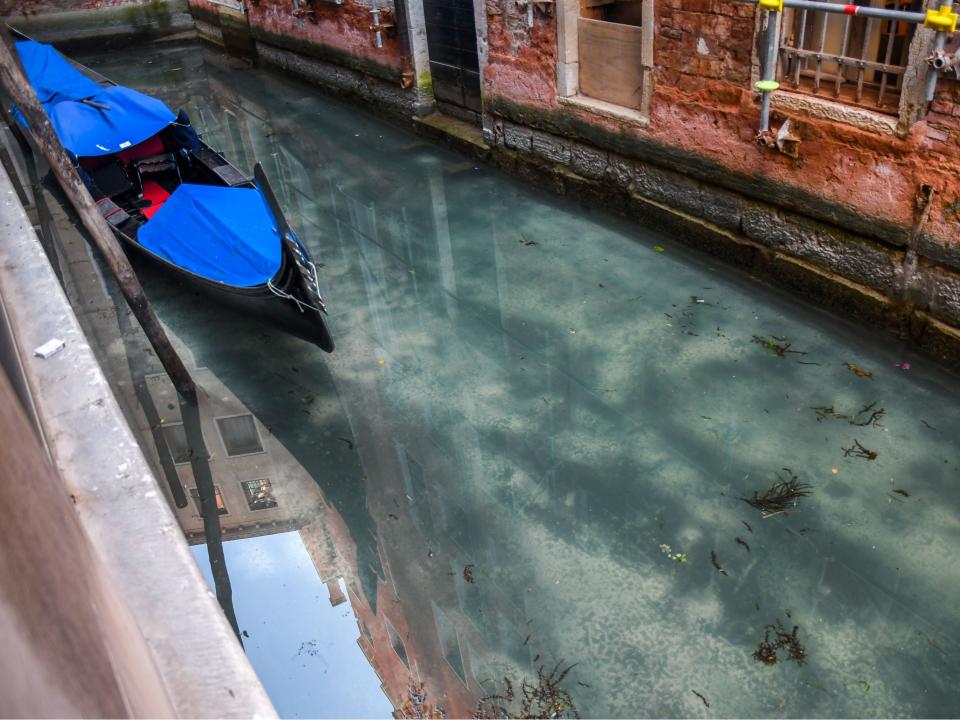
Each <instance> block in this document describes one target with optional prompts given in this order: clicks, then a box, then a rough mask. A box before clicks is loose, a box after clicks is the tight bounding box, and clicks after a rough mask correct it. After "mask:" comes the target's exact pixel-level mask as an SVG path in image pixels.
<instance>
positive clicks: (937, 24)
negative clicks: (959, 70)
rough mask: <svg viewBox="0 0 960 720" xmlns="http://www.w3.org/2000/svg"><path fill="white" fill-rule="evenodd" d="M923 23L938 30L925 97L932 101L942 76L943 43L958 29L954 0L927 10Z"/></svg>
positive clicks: (944, 1)
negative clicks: (940, 60)
mask: <svg viewBox="0 0 960 720" xmlns="http://www.w3.org/2000/svg"><path fill="white" fill-rule="evenodd" d="M923 25H924V27H928V28H930V29H931V30H936V31H937V36H936V38H935V39H934V41H933V55H932V56H930V57H929V58H927V63H928V64H929V66H930V68H929V70H927V85H926V88H925V89H926V93H925V95H924V99H925V100H926V101H927V102H931V101H932V100H933V96H934V93H935V92H936V90H937V78H938V77H939V76H940V70H939V67H938V66H937V60H938V59H939V58H940V57H942V56H943V45H944V43H945V42H946V40H947V33H948V32H954V31H955V30H956V29H957V13H955V12H953V0H943V2H942V3H941V4H940V7H938V8H937V9H936V10H927V14H926V17H925V18H924V21H923Z"/></svg>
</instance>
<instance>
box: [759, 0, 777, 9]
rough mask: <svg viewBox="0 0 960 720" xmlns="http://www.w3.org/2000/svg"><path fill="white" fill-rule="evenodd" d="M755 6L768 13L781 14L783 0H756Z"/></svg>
mask: <svg viewBox="0 0 960 720" xmlns="http://www.w3.org/2000/svg"><path fill="white" fill-rule="evenodd" d="M757 5H759V6H760V8H761V9H763V10H769V11H770V12H783V0H757Z"/></svg>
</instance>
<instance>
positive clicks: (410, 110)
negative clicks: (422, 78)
mask: <svg viewBox="0 0 960 720" xmlns="http://www.w3.org/2000/svg"><path fill="white" fill-rule="evenodd" d="M255 45H256V51H257V58H258V59H259V60H260V61H261V62H263V63H264V64H267V65H272V66H274V67H276V68H279V69H280V70H283V71H284V72H288V73H290V74H291V75H296V76H297V77H299V78H302V79H304V80H307V81H308V82H310V83H312V84H314V85H317V86H319V87H321V88H323V89H325V90H327V91H329V92H332V93H334V94H338V95H346V96H348V97H351V98H353V99H355V100H359V101H360V102H363V103H364V104H365V105H366V106H367V107H369V108H370V109H372V110H374V111H376V112H378V113H381V114H383V115H386V116H388V117H392V118H394V119H399V120H404V121H406V120H409V119H410V117H411V116H415V115H420V114H422V113H423V111H424V110H425V107H424V106H423V101H422V100H421V99H420V96H419V95H418V93H417V91H416V90H414V89H410V90H405V89H403V88H401V87H400V84H399V82H398V83H391V82H387V81H384V80H381V79H379V78H375V77H371V76H370V75H366V74H364V73H361V72H359V71H357V70H352V69H350V68H347V67H343V66H342V65H335V64H333V63H329V62H325V61H323V60H318V59H316V58H312V57H306V56H304V55H300V54H298V53H295V52H293V51H291V50H284V49H283V48H279V47H276V46H275V45H269V44H267V43H264V42H262V41H260V40H257V41H256V42H255ZM430 106H432V103H431V104H430V105H428V106H427V107H430Z"/></svg>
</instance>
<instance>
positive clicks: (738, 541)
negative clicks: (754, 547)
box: [734, 537, 750, 552]
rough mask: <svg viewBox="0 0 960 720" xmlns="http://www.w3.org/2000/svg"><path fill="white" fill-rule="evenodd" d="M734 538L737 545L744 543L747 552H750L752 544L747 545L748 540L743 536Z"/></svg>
mask: <svg viewBox="0 0 960 720" xmlns="http://www.w3.org/2000/svg"><path fill="white" fill-rule="evenodd" d="M734 540H735V541H736V543H737V545H743V546H744V547H745V548H746V549H747V552H750V546H749V545H747V541H746V540H744V539H743V538H739V537H737V538H734Z"/></svg>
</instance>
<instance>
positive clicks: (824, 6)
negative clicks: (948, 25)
mask: <svg viewBox="0 0 960 720" xmlns="http://www.w3.org/2000/svg"><path fill="white" fill-rule="evenodd" d="M732 1H733V2H744V3H749V4H751V5H755V4H757V3H756V0H732ZM772 4H778V5H779V6H780V8H798V9H800V10H816V11H818V12H827V13H834V14H836V15H856V16H858V17H875V18H883V19H884V20H900V21H902V22H909V23H923V22H924V21H925V20H926V17H927V16H926V15H925V14H924V13H919V12H908V11H906V10H886V9H884V8H874V7H864V6H862V5H841V4H840V3H832V2H822V1H821V0H783V2H780V3H776V2H775V3H772ZM760 7H761V8H764V9H769V10H771V12H773V9H772V7H767V6H766V5H765V4H764V3H760Z"/></svg>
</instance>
